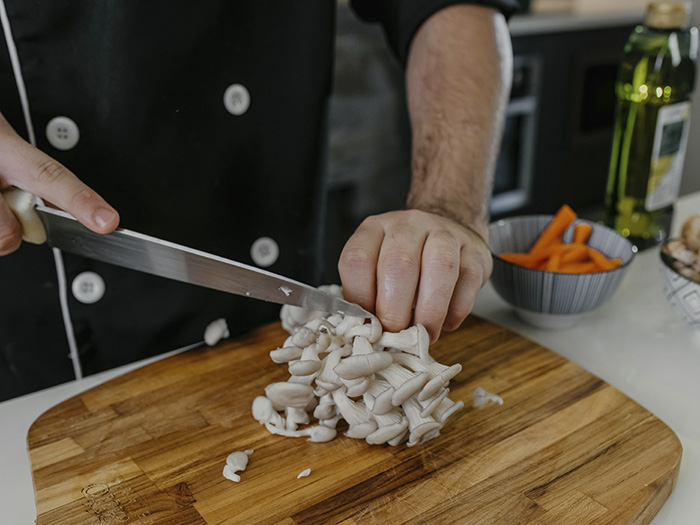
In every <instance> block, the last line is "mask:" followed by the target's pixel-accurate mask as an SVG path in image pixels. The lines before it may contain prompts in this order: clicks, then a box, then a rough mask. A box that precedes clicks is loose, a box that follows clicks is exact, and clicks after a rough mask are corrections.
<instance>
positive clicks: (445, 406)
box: [431, 397, 464, 426]
mask: <svg viewBox="0 0 700 525" xmlns="http://www.w3.org/2000/svg"><path fill="white" fill-rule="evenodd" d="M462 408H464V402H463V401H462V400H461V399H460V400H459V401H457V402H456V403H455V402H454V401H452V400H451V399H450V398H449V397H446V398H444V399H443V400H442V401H440V403H439V404H438V406H437V407H435V409H434V410H433V413H432V414H431V415H432V417H433V418H435V420H436V421H439V422H440V423H441V424H442V425H443V426H444V425H445V423H446V422H447V420H448V419H449V418H450V417H452V415H453V414H454V413H455V412H457V411H459V410H461V409H462Z"/></svg>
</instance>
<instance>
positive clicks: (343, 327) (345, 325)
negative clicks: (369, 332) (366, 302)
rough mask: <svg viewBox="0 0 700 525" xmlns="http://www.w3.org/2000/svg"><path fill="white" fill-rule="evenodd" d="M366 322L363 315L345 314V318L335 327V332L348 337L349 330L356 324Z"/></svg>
mask: <svg viewBox="0 0 700 525" xmlns="http://www.w3.org/2000/svg"><path fill="white" fill-rule="evenodd" d="M364 322H365V320H364V319H363V318H362V317H352V316H345V318H343V320H342V321H341V322H340V323H338V325H337V326H336V327H335V333H336V335H338V336H341V337H346V334H347V332H348V330H350V329H351V328H353V327H355V326H358V325H361V324H363V323H364Z"/></svg>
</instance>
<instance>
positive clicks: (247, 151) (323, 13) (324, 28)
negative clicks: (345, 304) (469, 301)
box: [0, 0, 513, 400]
mask: <svg viewBox="0 0 700 525" xmlns="http://www.w3.org/2000/svg"><path fill="white" fill-rule="evenodd" d="M0 3H2V4H3V6H4V9H5V13H6V16H5V17H3V24H2V26H3V27H2V29H3V36H4V38H2V43H3V44H5V42H6V41H7V42H8V43H9V44H8V45H7V46H5V47H4V48H0V111H2V113H3V114H4V115H5V117H6V118H7V119H8V121H9V122H10V123H11V124H12V125H13V127H14V128H15V129H16V130H17V131H18V133H20V134H21V135H22V136H23V137H25V138H26V139H27V140H30V141H33V142H34V143H35V145H36V146H37V147H38V148H40V149H42V150H43V151H45V152H46V153H47V154H49V155H50V156H51V157H53V158H55V159H56V160H58V161H60V162H61V163H63V164H64V165H66V166H67V167H68V168H69V169H71V170H72V171H73V172H74V173H76V174H77V175H78V177H80V178H81V179H82V180H83V181H84V182H85V183H87V184H88V185H89V186H90V187H92V188H94V189H95V190H96V191H97V192H99V193H100V194H101V195H102V196H104V197H105V199H106V200H107V201H108V202H109V203H110V204H112V205H113V206H114V207H115V208H116V209H117V210H118V211H119V213H120V215H121V223H120V225H121V226H122V227H125V228H129V229H133V230H136V231H140V232H143V233H147V234H149V235H153V236H156V237H159V238H163V239H167V240H170V241H173V242H176V243H180V244H184V245H186V246H191V247H194V248H197V249H200V250H204V251H207V252H210V253H215V254H218V255H221V256H223V257H227V258H231V259H234V260H237V261H241V262H244V263H247V264H252V265H258V266H262V267H265V268H267V269H268V270H270V271H273V272H276V273H281V274H284V275H287V276H289V277H292V278H295V279H298V280H301V281H305V282H309V283H312V284H320V283H319V282H318V278H319V275H320V270H321V269H320V260H321V259H322V258H321V257H320V253H321V247H320V245H319V242H320V239H321V235H320V233H321V229H322V220H321V218H322V215H323V205H322V204H323V191H324V187H323V177H322V173H323V170H322V169H321V166H320V161H319V159H322V158H323V155H322V153H323V141H324V137H325V133H324V125H323V123H324V115H325V113H324V112H325V107H326V104H327V100H328V97H329V94H330V89H331V85H330V79H331V65H332V52H333V19H334V7H335V4H334V2H333V1H331V0H325V1H320V0H314V1H312V0H307V1H295V2H284V1H265V0H237V1H235V2H231V1H226V0H219V1H213V0H208V1H205V2H192V1H186V0H167V1H166V0H152V1H135V0H134V1H130V0H119V1H117V0H112V1H107V0H100V1H96V0H0ZM449 3H454V2H448V1H444V0H440V1H436V0H427V1H420V0H406V1H403V2H401V1H397V0H393V1H386V2H380V1H374V0H365V1H359V0H358V1H357V2H356V4H355V7H356V9H357V11H358V13H359V14H360V15H361V16H363V17H364V18H366V19H368V20H375V21H380V22H381V23H382V24H383V25H384V27H385V30H386V34H387V37H388V40H389V43H390V44H391V46H392V47H393V48H394V50H395V52H396V54H397V56H398V57H399V60H402V61H404V60H405V58H406V54H407V49H408V45H409V43H410V38H411V36H412V35H413V33H414V31H415V30H416V28H417V27H418V26H419V24H420V23H421V22H422V21H423V20H424V19H425V18H426V17H427V16H429V15H430V14H431V13H432V12H434V11H435V10H437V9H438V8H440V7H442V6H444V5H447V4H449ZM487 4H488V5H497V6H498V7H500V8H502V9H503V10H504V11H509V10H510V9H512V7H513V6H511V5H509V3H508V0H496V1H495V2H487ZM15 50H16V53H15V52H14V51H15ZM23 91H24V92H26V104H24V105H23V104H22V95H23ZM61 290H65V291H64V292H63V294H62V296H63V300H64V301H63V305H62V304H61ZM278 311H279V306H277V305H271V304H267V303H263V302H260V301H255V300H252V299H247V298H241V297H238V296H233V295H229V294H225V293H222V292H216V291H211V290H207V289H203V288H199V287H196V286H192V285H187V284H183V283H178V282H174V281H169V280H166V279H162V278H158V277H154V276H150V275H146V274H142V273H139V272H134V271H130V270H125V269H122V268H119V267H116V266H112V265H109V264H105V263H100V262H96V261H92V260H89V259H85V258H81V257H77V256H73V255H70V254H67V253H60V252H56V251H55V250H52V249H50V248H49V247H47V246H33V245H28V244H26V243H23V244H22V246H21V247H20V249H19V250H18V251H17V252H15V253H13V254H11V255H9V256H6V257H2V258H0V327H1V329H0V352H1V355H0V400H1V399H6V398H9V397H13V396H15V395H18V394H21V393H25V392H29V391H32V390H36V389H39V388H43V387H46V386H50V385H52V384H57V383H60V382H63V381H66V380H69V379H71V378H73V377H74V370H73V365H72V364H71V362H70V360H69V359H68V355H69V353H70V346H69V341H70V340H71V339H72V340H73V341H74V342H75V348H77V352H78V354H79V358H80V359H79V360H80V365H81V368H82V371H83V373H84V374H91V373H94V372H97V371H101V370H105V369H108V368H111V367H114V366H117V365H121V364H125V363H129V362H132V361H135V360H138V359H142V358H145V357H148V356H151V355H155V354H158V353H162V352H164V351H168V350H172V349H175V348H179V347H183V346H185V345H188V344H192V343H195V342H197V341H201V339H202V336H203V333H204V329H205V327H206V326H207V324H208V323H210V322H211V321H213V320H215V319H217V318H220V317H225V318H226V319H227V321H228V324H229V327H230V329H231V332H232V334H234V335H235V334H240V333H242V332H243V331H245V330H250V329H251V328H253V327H255V326H257V325H260V324H262V323H264V322H268V321H270V320H272V319H274V318H275V316H276V315H277V313H278Z"/></svg>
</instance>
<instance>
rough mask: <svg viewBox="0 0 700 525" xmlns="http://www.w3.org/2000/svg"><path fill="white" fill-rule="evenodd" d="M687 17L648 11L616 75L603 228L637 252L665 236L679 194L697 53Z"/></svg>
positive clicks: (660, 8) (681, 6)
mask: <svg viewBox="0 0 700 525" xmlns="http://www.w3.org/2000/svg"><path fill="white" fill-rule="evenodd" d="M689 10H690V6H689V4H685V3H681V2H668V3H651V4H649V6H648V8H647V17H646V22H645V24H644V25H641V26H638V27H637V28H636V29H635V30H634V31H633V32H632V34H631V35H630V37H629V39H628V41H627V44H626V45H625V48H624V55H623V59H622V62H621V64H620V67H619V69H618V74H617V81H616V85H615V91H616V96H617V105H616V113H615V129H614V135H613V146H612V153H611V160H610V171H609V174H608V185H607V192H606V212H605V222H606V223H607V224H608V225H609V226H610V227H612V228H614V229H615V230H617V231H618V232H620V233H621V234H622V235H624V236H625V237H628V238H629V239H630V240H631V241H632V242H633V243H634V244H636V245H637V247H638V248H640V249H644V248H648V247H650V246H654V245H656V244H658V243H660V242H661V241H663V240H664V239H665V238H666V237H667V236H668V233H669V229H670V226H671V219H672V218H673V207H674V202H675V201H676V199H677V198H678V192H679V189H680V182H681V176H682V172H683V160H684V157H685V150H686V146H687V143H688V131H689V127H690V95H691V93H692V91H693V87H694V82H695V68H696V62H697V53H698V30H697V28H694V27H692V28H689V27H687V24H688V20H689Z"/></svg>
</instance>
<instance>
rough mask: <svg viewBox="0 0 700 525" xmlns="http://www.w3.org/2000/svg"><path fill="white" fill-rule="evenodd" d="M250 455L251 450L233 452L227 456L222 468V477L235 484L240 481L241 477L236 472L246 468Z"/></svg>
mask: <svg viewBox="0 0 700 525" xmlns="http://www.w3.org/2000/svg"><path fill="white" fill-rule="evenodd" d="M252 453H253V451H252V450H246V451H245V452H234V453H232V454H229V456H228V457H227V458H226V465H225V466H224V472H223V474H224V477H225V478H226V479H230V480H231V481H235V482H239V481H241V477H240V476H239V475H238V474H236V472H241V471H243V470H245V468H246V467H247V466H248V456H250V455H251V454H252Z"/></svg>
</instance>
